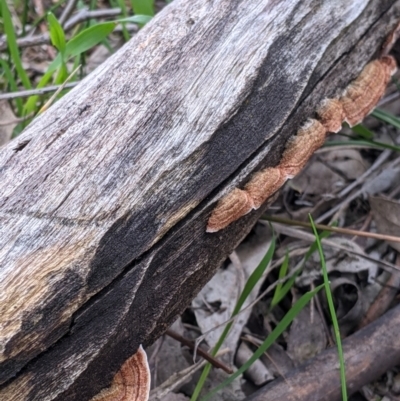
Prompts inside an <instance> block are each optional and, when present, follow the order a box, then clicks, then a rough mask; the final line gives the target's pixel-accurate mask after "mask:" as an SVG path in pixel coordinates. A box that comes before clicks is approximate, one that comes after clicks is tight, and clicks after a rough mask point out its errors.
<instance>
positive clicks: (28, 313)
mask: <svg viewBox="0 0 400 401" xmlns="http://www.w3.org/2000/svg"><path fill="white" fill-rule="evenodd" d="M399 19H400V1H399V0H390V1H389V0H384V1H381V0H379V1H378V0H354V1H352V2H348V1H344V0H342V1H337V2H323V1H311V0H308V1H304V0H303V1H300V0H298V1H292V2H289V3H288V2H284V3H283V2H279V1H268V0H260V1H258V2H252V1H250V0H242V1H239V0H215V1H212V2H211V1H206V0H196V1H192V2H187V1H184V0H174V2H172V3H171V4H170V5H169V6H167V7H166V8H165V9H164V10H163V11H162V12H161V13H160V14H159V15H157V16H156V17H155V18H154V19H153V20H152V21H151V22H150V23H149V24H148V25H147V26H146V27H145V28H144V29H143V30H142V31H141V32H140V33H139V34H138V35H137V36H136V37H135V38H133V39H132V40H131V41H130V42H129V43H128V44H127V45H125V46H124V47H123V48H122V49H121V50H120V51H119V52H117V53H116V54H115V55H113V56H112V57H111V58H110V59H109V60H107V61H106V62H105V63H104V64H103V65H102V66H100V67H99V68H98V69H97V70H96V71H95V72H94V73H92V74H91V75H90V76H89V77H88V78H87V79H85V80H84V82H82V84H80V85H79V87H77V88H75V89H73V90H72V91H71V92H70V93H69V94H68V95H66V96H65V97H64V98H63V99H61V100H60V101H59V102H58V103H56V104H55V105H54V106H53V107H52V108H51V109H50V110H48V111H47V112H45V113H44V114H43V115H41V116H39V117H38V118H37V119H36V120H35V121H34V122H33V123H32V124H31V125H30V126H29V127H28V128H27V129H26V131H25V132H24V133H23V134H22V135H21V136H20V137H19V138H18V139H17V140H16V141H15V142H12V143H10V144H9V145H8V146H6V147H4V148H2V149H1V150H0V194H1V198H0V383H3V384H2V386H1V387H0V399H1V400H5V401H11V400H12V401H25V400H41V401H52V400H57V401H60V400H63V401H65V400H66V401H70V400H79V401H87V400H89V399H90V398H91V397H93V396H94V395H95V394H96V393H98V392H99V391H100V390H101V389H102V388H104V387H106V386H108V385H109V384H110V383H111V380H112V378H113V376H114V374H115V373H116V372H117V371H118V370H119V368H120V367H121V365H122V363H123V362H124V361H125V360H126V359H127V358H128V357H129V356H130V355H132V354H133V353H134V352H135V351H136V349H137V348H138V346H139V344H141V343H143V344H145V345H148V344H150V343H152V342H153V341H154V340H155V339H156V338H157V337H158V336H159V335H160V334H161V333H162V332H163V331H164V330H165V329H166V328H167V327H168V325H169V324H170V323H171V322H172V321H173V320H174V318H175V317H176V316H177V315H178V314H179V313H180V312H181V311H182V310H183V308H184V307H185V305H187V304H188V303H189V301H190V300H191V298H193V297H194V296H195V294H196V293H197V292H198V291H199V290H200V288H201V287H202V286H203V285H204V284H205V282H206V281H207V280H208V279H209V278H210V277H211V275H212V274H213V272H214V271H215V269H216V268H217V267H218V266H219V265H220V264H221V263H222V262H223V260H224V259H225V258H226V255H228V254H229V253H230V252H231V251H232V249H233V248H234V247H235V246H236V244H237V243H238V242H239V241H240V240H241V239H242V238H243V236H244V235H245V234H246V233H247V232H248V231H249V230H250V227H251V225H252V224H253V223H254V222H255V221H256V220H257V218H258V216H260V215H261V214H262V213H263V211H264V210H265V208H266V205H265V204H264V205H263V206H262V207H260V208H259V209H258V210H257V211H254V212H251V213H249V214H248V215H247V216H245V217H244V218H243V219H241V220H240V221H238V222H235V223H234V224H232V225H231V226H230V227H229V228H228V229H227V230H225V231H224V233H223V234H220V233H216V234H207V233H206V232H205V227H206V221H207V219H208V217H209V215H210V212H211V210H212V209H213V207H214V206H215V204H216V202H217V201H218V200H219V199H221V198H222V196H223V195H224V194H227V193H229V191H230V190H231V189H232V188H234V187H237V186H244V185H245V184H246V183H247V182H248V180H249V179H250V177H251V176H252V174H253V173H254V172H256V171H260V170H262V169H264V168H267V167H273V166H275V165H276V164H277V163H278V161H279V160H280V158H281V156H282V153H283V151H284V148H285V146H286V142H287V140H288V138H290V137H291V136H292V135H293V132H296V131H297V129H298V127H299V126H301V125H303V124H304V123H305V121H306V120H307V119H308V118H309V117H311V118H312V117H313V114H314V111H315V110H316V109H317V106H318V105H319V104H320V102H321V100H322V99H324V98H327V97H330V98H334V97H337V96H339V95H340V94H341V91H343V88H345V87H346V86H347V85H348V83H349V82H351V81H352V80H353V79H354V78H355V77H356V76H357V75H358V74H359V73H360V71H361V70H362V68H363V66H365V64H366V63H367V62H368V61H369V60H370V59H372V58H374V56H375V53H376V52H377V51H378V50H379V48H380V46H381V45H382V43H383V41H384V40H385V38H386V37H387V35H388V34H389V32H390V31H391V30H392V29H393V28H394V27H395V26H396V24H397V23H398V20H399Z"/></svg>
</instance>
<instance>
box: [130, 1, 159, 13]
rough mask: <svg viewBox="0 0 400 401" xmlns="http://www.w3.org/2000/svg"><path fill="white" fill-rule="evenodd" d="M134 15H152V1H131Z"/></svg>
mask: <svg viewBox="0 0 400 401" xmlns="http://www.w3.org/2000/svg"><path fill="white" fill-rule="evenodd" d="M131 4H132V9H133V12H134V13H135V14H143V15H150V16H153V15H154V0H131Z"/></svg>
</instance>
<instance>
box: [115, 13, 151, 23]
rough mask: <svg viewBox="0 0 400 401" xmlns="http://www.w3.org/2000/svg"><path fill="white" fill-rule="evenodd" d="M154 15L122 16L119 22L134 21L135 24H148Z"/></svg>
mask: <svg viewBox="0 0 400 401" xmlns="http://www.w3.org/2000/svg"><path fill="white" fill-rule="evenodd" d="M152 18H153V17H150V16H148V15H133V16H132V17H127V18H121V19H118V20H117V21H118V22H132V23H134V24H139V25H145V24H147V23H148V22H149V21H150V20H151V19H152Z"/></svg>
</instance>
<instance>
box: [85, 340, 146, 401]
mask: <svg viewBox="0 0 400 401" xmlns="http://www.w3.org/2000/svg"><path fill="white" fill-rule="evenodd" d="M149 393H150V369H149V365H148V362H147V355H146V352H145V351H144V349H143V348H142V346H140V347H139V349H138V351H137V352H136V354H134V355H133V356H131V357H130V358H129V359H127V360H126V361H125V362H124V364H123V365H122V367H121V369H120V370H119V371H118V372H117V373H116V375H115V376H114V379H113V381H112V383H111V386H110V387H108V388H106V389H104V390H102V391H101V392H100V393H99V394H97V395H96V396H95V397H93V398H92V399H91V400H90V401H147V400H148V399H149Z"/></svg>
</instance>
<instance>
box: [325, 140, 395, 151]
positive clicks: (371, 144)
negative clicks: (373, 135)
mask: <svg viewBox="0 0 400 401" xmlns="http://www.w3.org/2000/svg"><path fill="white" fill-rule="evenodd" d="M335 146H359V147H363V148H365V147H368V148H371V149H390V150H394V151H396V152H400V146H396V145H390V144H388V143H383V142H378V141H366V140H350V141H327V142H325V144H324V146H323V147H324V148H325V147H326V148H328V147H335Z"/></svg>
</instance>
